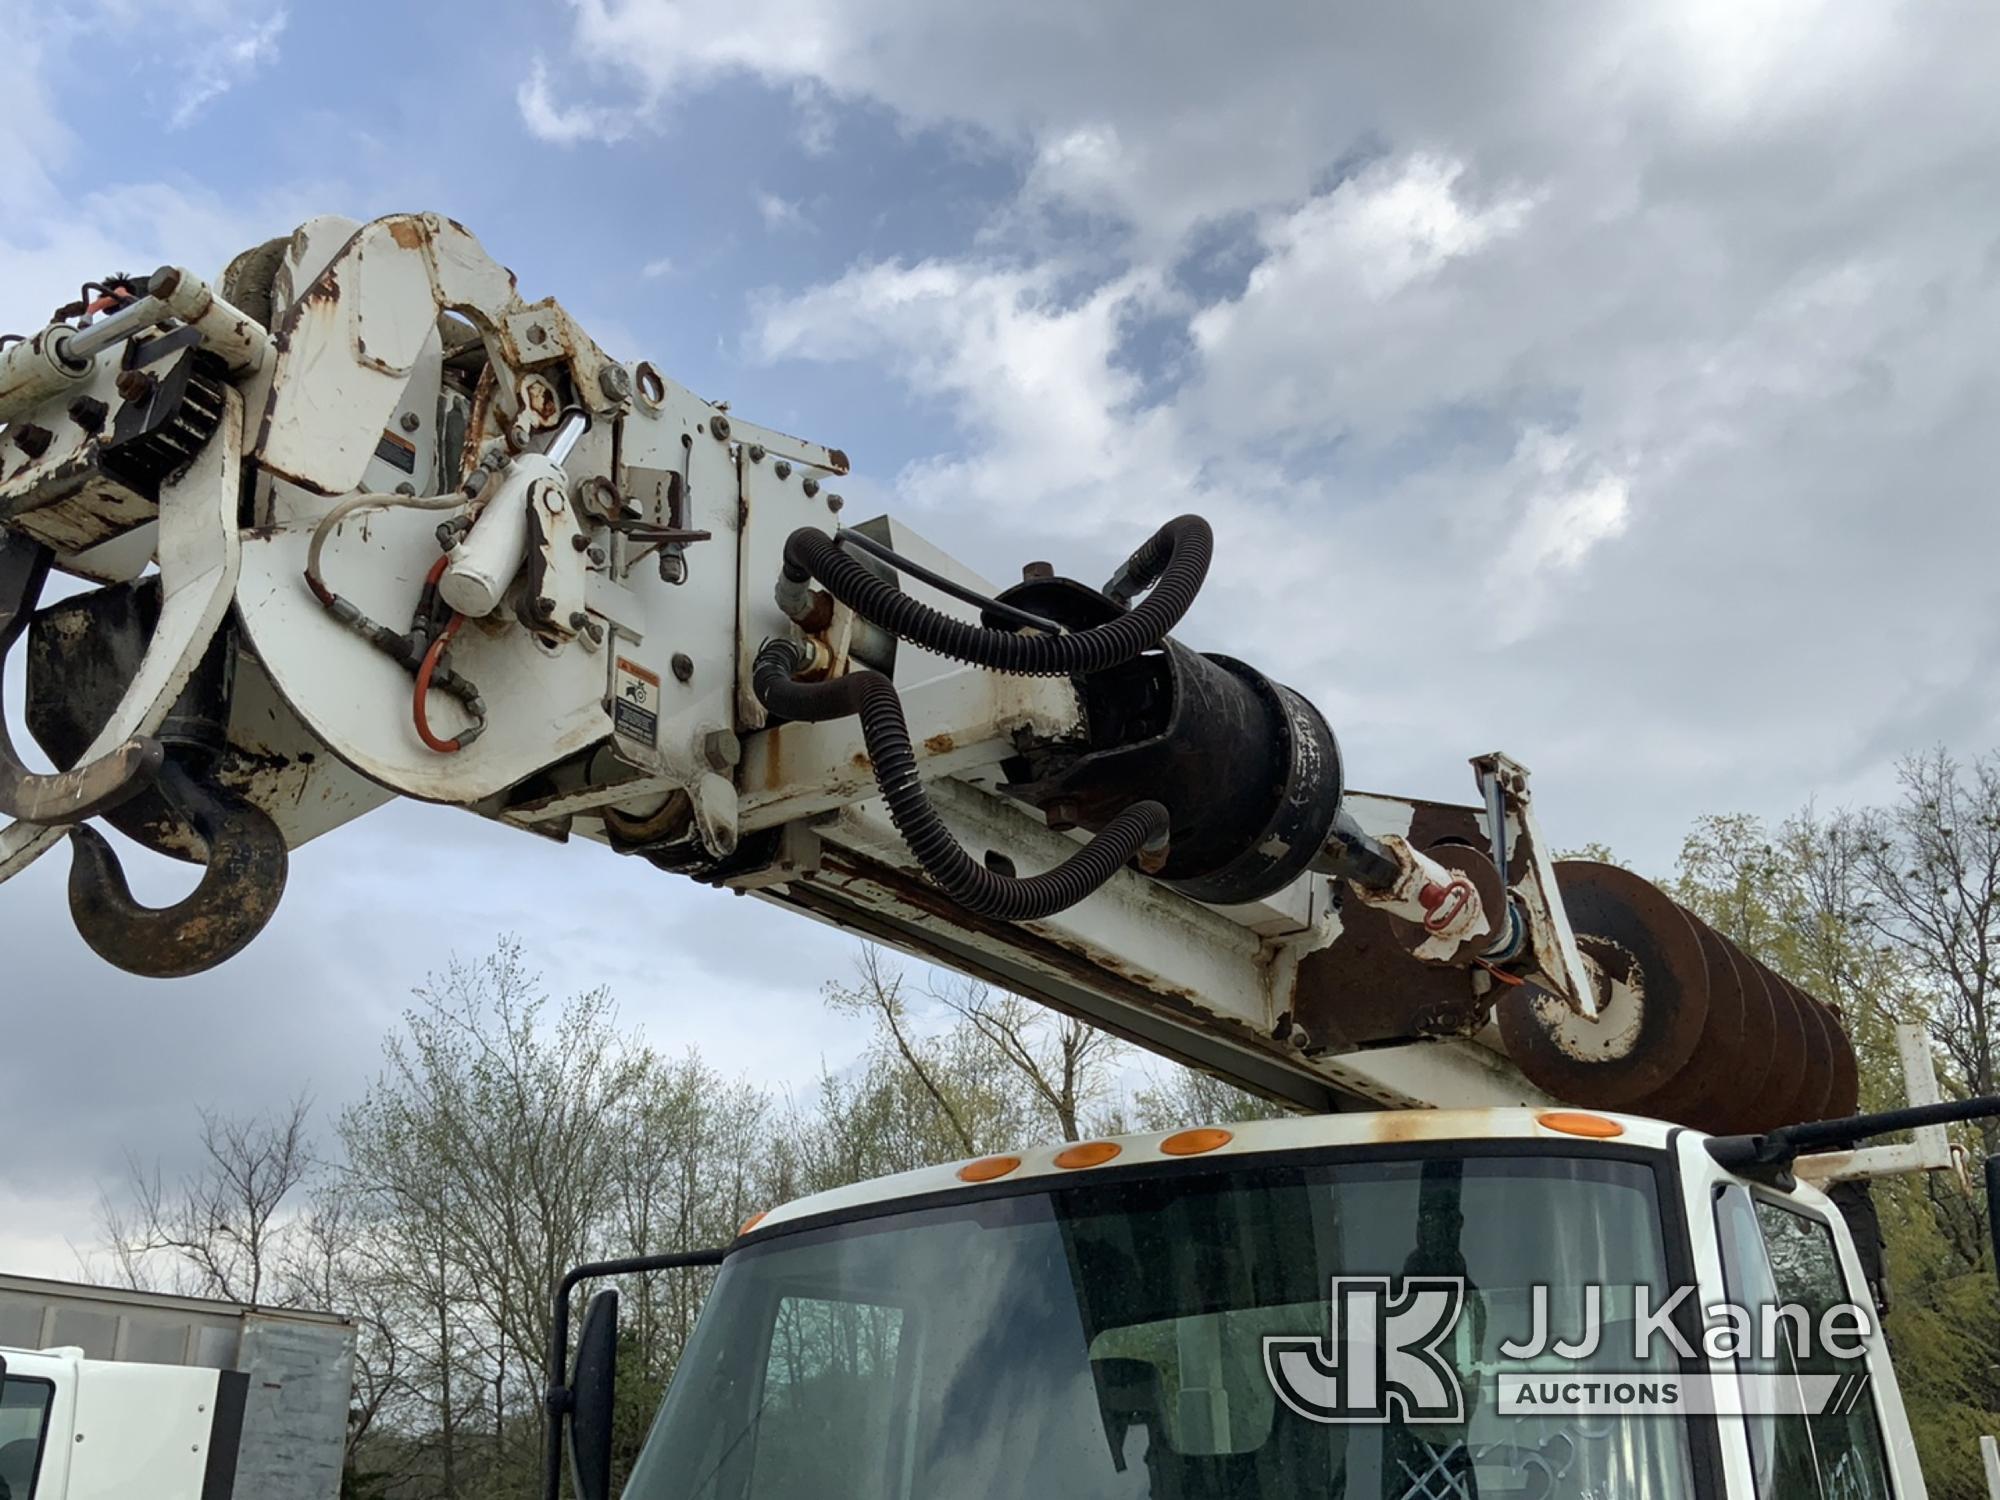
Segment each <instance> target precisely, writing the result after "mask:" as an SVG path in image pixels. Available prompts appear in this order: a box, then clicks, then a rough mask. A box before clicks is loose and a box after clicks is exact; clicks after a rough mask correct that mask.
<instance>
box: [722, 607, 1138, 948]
mask: <svg viewBox="0 0 2000 1500" xmlns="http://www.w3.org/2000/svg"><path fill="white" fill-rule="evenodd" d="M803 655H804V653H803V652H801V651H800V649H799V647H798V646H797V645H796V644H795V643H793V642H791V641H767V642H765V644H764V647H763V649H762V650H760V651H759V652H758V653H757V659H756V662H755V664H754V665H753V666H752V668H751V678H750V681H751V686H752V688H753V690H754V691H755V692H756V694H757V698H758V701H759V702H761V703H762V704H763V705H764V706H765V707H766V708H768V709H770V710H771V712H772V713H774V714H778V715H780V716H781V717H783V718H787V719H803V720H812V721H821V720H827V719H844V718H846V717H848V716H849V715H850V714H858V715H859V716H860V719H861V738H862V740H863V741H864V742H865V743H866V744H867V746H868V757H869V759H870V760H872V761H873V762H874V764H875V782H876V785H878V786H879V787H880V788H881V789H882V800H883V801H885V802H886V803H888V804H889V817H890V820H891V821H892V822H894V823H895V825H896V831H897V832H898V833H900V834H901V835H902V836H903V842H904V843H905V844H907V845H908V846H909V849H910V852H911V853H912V854H914V855H915V856H916V857H917V862H918V863H919V864H921V865H922V866H923V867H924V870H925V871H926V873H928V874H929V875H930V877H931V879H932V880H934V881H936V882H937V884H938V887H939V888H940V889H941V890H943V891H944V893H945V894H946V895H948V896H950V897H951V898H952V900H954V901H956V902H957V903H958V904H959V905H960V906H963V907H964V908H965V909H966V910H967V911H969V912H972V913H973V914H974V915H976V916H982V917H997V918H999V919H1000V920H1001V921H1004V922H1028V921H1033V920H1035V919H1036V918H1038V917H1048V916H1053V915H1055V913H1057V912H1059V911H1063V910H1065V909H1067V908H1069V907H1072V906H1074V905H1076V904H1077V902H1079V901H1081V900H1083V898H1084V897H1086V896H1088V895H1089V894H1090V893H1091V892H1092V891H1094V890H1096V889H1097V888H1098V887H1099V886H1101V885H1103V884H1104V882H1105V881H1107V880H1109V879H1110V878H1111V877H1112V876H1113V875H1115V874H1117V873H1118V871H1119V870H1121V869H1123V868H1124V867H1125V865H1126V864H1127V863H1129V862H1130V861H1131V859H1132V858H1133V857H1134V856H1135V855H1137V854H1138V853H1140V851H1141V850H1146V851H1149V852H1153V853H1158V852H1160V851H1162V850H1164V848H1165V847H1166V841H1167V831H1168V829H1167V810H1166V808H1164V807H1163V806H1161V805H1160V804H1159V803H1157V802H1135V803H1134V804H1133V805H1132V806H1130V807H1128V808H1126V809H1125V810H1124V811H1123V812H1121V813H1119V814H1118V816H1117V817H1115V818H1113V819H1112V820H1111V821H1110V822H1109V823H1107V824H1105V825H1104V827H1103V829H1102V830H1100V831H1099V833H1098V834H1097V836H1096V837H1095V838H1093V839H1091V841H1090V842H1089V843H1087V844H1085V845H1084V846H1083V847H1082V848H1081V849H1079V850H1077V851H1076V853H1074V854H1072V855H1071V856H1070V857H1069V858H1068V859H1066V860H1064V861H1063V862H1062V863H1061V864H1059V865H1057V866H1056V867H1055V868H1054V869H1053V870H1045V871H1043V872H1042V873H1041V874H1039V875H1026V876H1012V875H1001V874H998V873H996V872H995V871H992V870H989V869H987V868H986V866H985V865H983V864H982V863H980V862H979V861H978V860H976V859H974V858H973V857H972V856H971V855H969V854H967V853H966V852H965V850H964V849H962V848H961V847H959V843H958V840H957V839H956V838H954V837H953V836H952V832H951V830H950V829H949V828H947V827H946V826H945V823H944V819H942V818H940V817H939V816H938V815H937V810H936V809H935V808H933V807H932V806H931V803H930V798H929V797H927V796H925V795H924V787H923V783H922V782H921V781H920V780H918V779H917V755H916V750H915V748H914V747H913V746H912V745H911V743H910V728H909V725H908V724H907V723H906V722H905V721H904V718H903V702H902V699H901V698H900V697H899V696H898V695H897V693H896V685H895V684H894V683H892V682H891V681H890V680H889V679H888V678H886V677H884V676H883V675H882V674H881V673H880V672H850V673H849V674H848V675H847V676H845V677H836V678H834V679H833V680H832V681H830V682H794V681H793V680H792V674H793V673H794V672H796V671H798V670H799V668H800V667H801V666H802V665H803Z"/></svg>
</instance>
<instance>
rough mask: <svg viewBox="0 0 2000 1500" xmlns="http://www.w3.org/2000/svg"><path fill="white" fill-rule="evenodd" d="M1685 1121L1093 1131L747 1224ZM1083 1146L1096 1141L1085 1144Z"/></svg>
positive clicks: (1447, 1116)
mask: <svg viewBox="0 0 2000 1500" xmlns="http://www.w3.org/2000/svg"><path fill="white" fill-rule="evenodd" d="M1592 1122H1596V1123H1594V1124H1593V1123H1592ZM1565 1127H1567V1128H1565ZM1679 1129H1681V1127H1679V1126H1675V1125H1669V1124H1667V1123H1665V1122H1664V1121H1660V1120H1652V1119H1647V1118H1645V1117H1643V1116H1639V1115H1620V1114H1611V1113H1607V1112H1601V1111H1594V1110H1593V1111H1585V1110H1574V1109H1519V1108H1508V1109H1411V1110H1379V1111H1359V1112H1356V1113H1352V1114H1340V1115H1296V1116H1288V1117H1286V1118H1283V1119H1277V1120H1246V1121H1241V1122H1236V1123H1231V1124H1227V1125H1215V1126H1198V1127H1194V1128H1192V1129H1183V1130H1167V1131H1145V1132H1141V1133H1139V1134H1136V1135H1116V1136H1102V1137H1093V1138H1091V1139H1089V1140H1087V1141H1084V1142H1076V1141H1059V1142H1057V1143H1055V1144H1053V1145H1044V1146H1034V1147H1029V1148H1026V1149H1023V1150H1019V1151H1009V1152H1003V1153H1000V1154H998V1155H994V1156H984V1157H970V1158H965V1159H962V1160H959V1161H954V1162H946V1163H944V1164H943V1165H941V1166H935V1167H922V1168H919V1169H918V1170H916V1171H914V1172H899V1173H896V1174H894V1175H892V1176H889V1177H877V1178H873V1179H871V1180H869V1181H867V1182H857V1183H852V1184H850V1185H848V1186H847V1187H839V1188H832V1189H829V1190H828V1191H826V1192H823V1193H813V1194H811V1195H810V1196H808V1197H804V1198H796V1199H794V1200H793V1201H791V1202H790V1203H786V1204H782V1205H780V1206H779V1207H776V1208H773V1209H771V1210H769V1211H768V1212H766V1213H763V1214H759V1215H757V1216H756V1217H755V1218H753V1219H752V1220H751V1221H750V1222H749V1223H747V1224H745V1225H744V1227H743V1232H744V1233H745V1234H748V1233H750V1232H751V1231H752V1230H765V1229H773V1228H776V1227H777V1226H779V1225H781V1224H786V1223H795V1222H798V1221H801V1220H806V1219H817V1218H820V1217H822V1216H824V1215H829V1214H851V1213H853V1212H855V1211H856V1210H858V1209H865V1208H869V1207H872V1206H877V1205H880V1206H884V1207H886V1206H889V1205H892V1204H893V1203H894V1202H895V1201H896V1200H898V1199H905V1198H919V1197H929V1196H931V1195H933V1194H939V1193H949V1192H952V1191H954V1190H963V1191H965V1192H968V1193H969V1192H973V1191H976V1190H977V1189H978V1188H979V1187H980V1186H981V1185H982V1184H985V1183H990V1182H1006V1183H1018V1182H1022V1181H1026V1180H1031V1179H1035V1178H1058V1177H1061V1178H1068V1177H1076V1176H1082V1175H1087V1174H1088V1173H1089V1172H1090V1171H1092V1170H1093V1169H1094V1168H1097V1167H1108V1166H1119V1167H1131V1166H1143V1165H1145V1164H1147V1163H1164V1162H1171V1161H1185V1160H1189V1159H1191V1158H1195V1157H1201V1158H1207V1159H1215V1160H1223V1159H1227V1158H1229V1157H1232V1156H1261V1155H1266V1154H1268V1153H1271V1152H1283V1151H1312V1150H1323V1149H1325V1148H1327V1147H1341V1146H1389V1145H1396V1144H1399V1143H1403V1142H1419V1141H1465V1142H1468V1143H1473V1142H1481V1141H1560V1142H1564V1143H1567V1144H1569V1145H1572V1146H1574V1147H1576V1148H1577V1149H1578V1150H1579V1151H1591V1150H1597V1149H1601V1148H1604V1147H1623V1148H1626V1149H1630V1148H1632V1147H1638V1148H1640V1149H1643V1150H1664V1149H1665V1147H1666V1145H1667V1142H1668V1140H1669V1138H1670V1137H1671V1136H1672V1135H1673V1133H1674V1132H1675V1131H1677V1130H1679ZM1217 1137H1220V1139H1217ZM1082 1147H1093V1148H1095V1149H1090V1150H1084V1149H1080V1148H1082ZM1191 1147H1192V1148H1198V1149H1190V1148H1191ZM1106 1148H1111V1149H1106Z"/></svg>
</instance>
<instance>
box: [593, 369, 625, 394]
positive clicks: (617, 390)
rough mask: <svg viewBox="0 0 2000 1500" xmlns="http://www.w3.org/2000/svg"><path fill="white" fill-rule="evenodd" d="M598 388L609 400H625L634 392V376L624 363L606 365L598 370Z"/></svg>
mask: <svg viewBox="0 0 2000 1500" xmlns="http://www.w3.org/2000/svg"><path fill="white" fill-rule="evenodd" d="M597 388H598V389H599V390H600V391H602V392H604V396H605V399H606V400H608V401H623V400H624V399H625V398H626V397H627V396H629V395H631V394H632V377H631V375H629V374H628V373H626V370H625V367H624V366H623V365H606V366H605V367H604V368H603V369H602V370H599V371H598V372H597Z"/></svg>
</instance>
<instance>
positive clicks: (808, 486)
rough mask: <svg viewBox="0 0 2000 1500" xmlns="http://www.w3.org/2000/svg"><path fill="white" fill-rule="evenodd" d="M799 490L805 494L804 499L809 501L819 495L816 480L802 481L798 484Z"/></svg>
mask: <svg viewBox="0 0 2000 1500" xmlns="http://www.w3.org/2000/svg"><path fill="white" fill-rule="evenodd" d="M799 488H800V489H802V490H804V491H805V492H806V499H808V500H810V499H812V497H813V496H814V495H817V494H818V493H819V481H818V480H817V479H807V480H804V481H803V482H801V483H800V485H799Z"/></svg>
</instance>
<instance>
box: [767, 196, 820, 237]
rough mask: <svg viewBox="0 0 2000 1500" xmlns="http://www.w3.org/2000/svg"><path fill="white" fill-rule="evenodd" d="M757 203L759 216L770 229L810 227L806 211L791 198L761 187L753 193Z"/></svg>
mask: <svg viewBox="0 0 2000 1500" xmlns="http://www.w3.org/2000/svg"><path fill="white" fill-rule="evenodd" d="M753 196H754V197H755V200H756V204H757V217H758V218H760V219H762V220H763V221H764V227H765V228H766V229H768V230H772V231H774V232H775V231H777V230H781V229H808V228H810V227H811V226H810V225H809V224H808V223H807V222H806V217H805V212H804V210H803V209H801V208H800V207H799V205H798V204H797V203H796V202H794V201H793V200H792V199H790V198H781V197H779V196H778V195H777V194H776V193H767V192H765V191H764V190H763V189H762V188H759V189H758V190H757V191H756V193H755V194H754V195H753Z"/></svg>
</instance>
